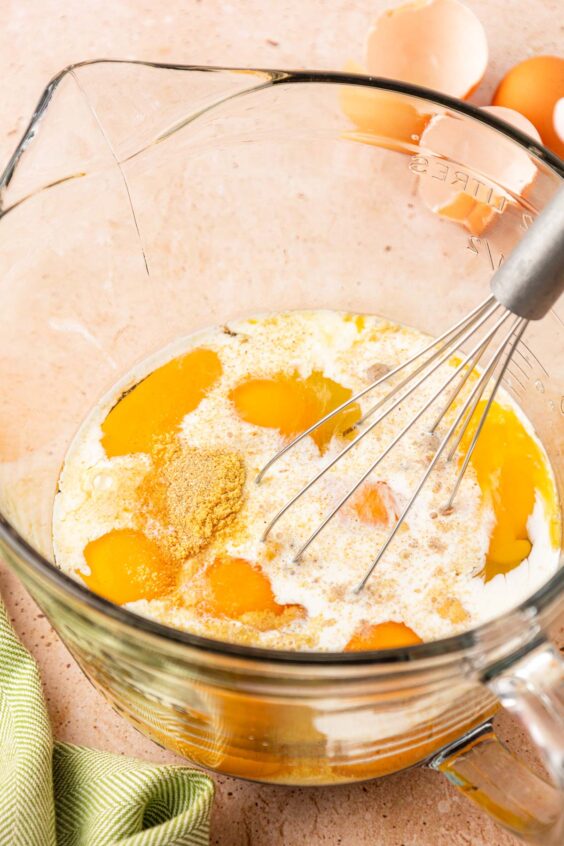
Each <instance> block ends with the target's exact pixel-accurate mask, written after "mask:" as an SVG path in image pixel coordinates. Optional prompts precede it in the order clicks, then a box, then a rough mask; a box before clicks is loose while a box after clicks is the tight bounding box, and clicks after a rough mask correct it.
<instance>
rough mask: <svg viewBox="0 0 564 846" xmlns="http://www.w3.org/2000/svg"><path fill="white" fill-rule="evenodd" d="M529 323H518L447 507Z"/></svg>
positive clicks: (450, 502)
mask: <svg viewBox="0 0 564 846" xmlns="http://www.w3.org/2000/svg"><path fill="white" fill-rule="evenodd" d="M527 325H528V321H527V320H524V319H521V321H520V325H518V327H516V328H517V331H516V332H515V338H514V340H513V343H512V345H511V347H510V349H509V350H508V353H507V356H506V358H505V361H504V362H503V364H502V366H501V368H500V371H499V373H498V375H497V377H496V380H495V382H494V384H493V387H492V390H491V393H490V395H489V397H488V400H487V402H486V405H485V406H484V410H483V411H482V414H481V415H480V420H479V422H478V425H477V427H476V431H475V432H474V435H473V436H472V440H471V441H470V445H469V446H468V449H467V450H466V455H465V456H464V461H463V462H462V467H461V468H460V472H459V474H458V476H457V478H456V482H455V483H454V488H453V490H452V493H451V495H450V497H449V500H448V503H447V505H446V508H447V509H448V508H452V505H453V503H454V500H455V497H456V494H457V493H458V489H459V488H460V483H461V482H462V479H463V476H464V473H465V472H466V468H467V467H468V464H469V463H470V459H471V458H472V453H473V452H474V449H475V447H476V444H477V442H478V438H479V437H480V433H481V432H482V429H483V428H484V424H485V422H486V418H487V416H488V413H489V411H490V408H491V406H492V403H493V401H494V399H495V395H496V393H497V390H498V388H499V386H500V385H501V382H502V379H503V377H504V375H505V372H506V370H507V367H508V366H509V362H510V361H511V358H512V356H513V352H514V350H515V347H516V346H517V344H518V343H519V341H520V339H521V337H522V335H523V333H524V331H525V329H526V328H527ZM514 331H515V330H514ZM476 405H477V404H476ZM473 413H474V412H472V413H471V415H470V418H469V420H470V419H471V417H472V414H473ZM462 436H463V435H462ZM462 436H461V438H460V440H462Z"/></svg>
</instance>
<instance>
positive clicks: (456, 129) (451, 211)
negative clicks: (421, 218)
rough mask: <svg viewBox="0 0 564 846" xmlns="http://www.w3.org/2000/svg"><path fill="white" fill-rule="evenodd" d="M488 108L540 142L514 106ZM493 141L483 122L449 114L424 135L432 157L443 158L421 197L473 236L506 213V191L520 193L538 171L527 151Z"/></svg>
mask: <svg viewBox="0 0 564 846" xmlns="http://www.w3.org/2000/svg"><path fill="white" fill-rule="evenodd" d="M484 111H485V112H489V113H490V114H493V115H495V116H496V117H498V118H501V119H502V120H504V121H506V122H507V123H510V124H512V125H513V126H515V127H516V128H517V129H520V130H521V132H524V133H526V134H527V135H530V136H531V138H532V139H534V140H535V141H537V142H538V141H540V137H539V134H538V132H537V131H536V129H535V127H534V126H533V125H532V123H531V122H530V121H528V120H527V118H525V117H523V115H520V114H518V113H517V112H514V111H513V110H512V109H506V108H502V107H497V106H486V107H484ZM492 141H493V139H492V135H491V133H490V132H488V131H487V130H486V129H485V128H484V127H482V126H481V125H480V124H479V123H474V122H470V121H466V120H465V121H461V120H460V119H458V118H457V117H455V116H451V115H441V116H437V117H435V118H433V120H432V121H431V122H430V124H429V125H428V127H427V129H426V130H425V131H424V133H423V136H422V138H421V147H422V148H423V150H425V151H426V150H428V151H429V152H430V153H431V154H432V156H433V161H436V159H434V157H435V156H441V157H444V159H445V162H440V163H439V164H438V165H437V167H436V171H437V172H436V173H427V174H426V175H425V176H424V177H421V178H420V180H419V187H418V193H419V196H420V197H421V199H422V200H423V202H424V203H425V205H426V206H427V207H428V208H429V209H431V211H434V212H435V213H436V214H438V215H440V217H444V218H447V219H448V220H452V221H456V222H458V223H460V224H462V225H463V226H464V227H465V229H467V230H468V231H469V232H471V233H472V235H481V234H482V232H483V231H484V230H485V228H486V227H487V226H488V225H489V224H490V223H491V222H492V221H493V220H494V218H495V217H496V215H499V214H502V213H503V211H504V210H505V208H506V198H505V196H504V194H505V191H509V192H511V193H513V194H515V195H519V194H522V193H523V191H524V190H525V189H526V188H527V186H528V185H530V184H531V182H532V181H533V179H534V178H535V175H536V167H535V165H534V163H533V161H532V160H531V158H530V156H529V155H528V153H527V152H526V151H525V150H523V149H521V148H519V147H517V146H516V145H515V144H514V143H513V142H512V141H510V140H509V139H505V138H503V136H499V137H498V138H497V139H496V140H495V143H492ZM447 162H449V163H452V165H448V164H447ZM498 185H499V186H501V189H505V190H500V188H498V187H497V186H498Z"/></svg>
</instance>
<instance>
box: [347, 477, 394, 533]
mask: <svg viewBox="0 0 564 846" xmlns="http://www.w3.org/2000/svg"><path fill="white" fill-rule="evenodd" d="M347 510H348V511H349V512H350V511H352V512H353V513H354V514H356V516H357V517H358V518H359V520H360V521H361V522H362V523H367V524H369V525H371V526H387V525H388V523H389V522H390V520H391V519H396V520H397V518H398V517H399V512H398V507H397V504H396V501H395V498H394V495H393V493H392V490H391V488H390V486H389V485H387V484H386V482H374V483H372V482H370V483H367V484H365V485H362V487H360V488H359V489H358V490H357V491H356V493H355V494H354V495H353V496H352V497H351V499H350V500H349V502H348V509H347Z"/></svg>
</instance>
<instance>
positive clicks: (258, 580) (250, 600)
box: [204, 555, 288, 620]
mask: <svg viewBox="0 0 564 846" xmlns="http://www.w3.org/2000/svg"><path fill="white" fill-rule="evenodd" d="M204 579H205V583H206V587H207V588H208V591H207V593H208V597H207V598H206V600H205V601H204V605H205V608H206V610H207V611H208V613H210V614H212V615H213V616H214V617H228V618H229V619H231V620H238V619H239V618H240V617H242V616H243V615H244V614H249V613H257V612H258V613H263V614H264V613H266V614H274V615H276V616H279V615H280V614H282V613H283V612H284V611H285V610H286V608H287V607H288V606H287V605H279V604H278V602H276V600H275V598H274V594H273V592H272V587H271V585H270V582H269V580H268V578H267V577H266V576H265V575H264V573H263V572H262V570H261V569H260V567H258V566H256V565H254V564H251V563H250V562H249V561H247V560H246V559H244V558H232V557H231V556H229V555H222V556H220V557H218V558H216V559H215V561H214V562H213V563H212V564H211V565H210V566H209V567H208V568H207V570H206V571H205V573H204Z"/></svg>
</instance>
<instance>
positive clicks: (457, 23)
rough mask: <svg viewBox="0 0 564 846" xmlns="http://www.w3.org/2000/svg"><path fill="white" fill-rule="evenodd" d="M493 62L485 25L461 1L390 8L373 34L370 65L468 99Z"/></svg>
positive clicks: (376, 71)
mask: <svg viewBox="0 0 564 846" xmlns="http://www.w3.org/2000/svg"><path fill="white" fill-rule="evenodd" d="M487 62H488V45H487V41H486V34H485V32H484V28H483V27H482V24H481V23H480V21H479V20H478V18H477V17H476V15H475V14H474V12H472V10H471V9H469V8H468V7H467V6H465V5H464V4H463V3H460V2H459V0H416V2H413V3H406V4H405V5H403V6H399V7H398V8H396V9H389V10H387V11H385V12H384V13H383V14H382V15H380V17H379V18H378V20H377V21H376V22H375V24H374V26H373V27H372V29H371V31H370V33H369V35H368V43H367V50H366V66H367V69H368V72H369V73H370V74H372V75H374V76H385V77H389V78H391V79H399V80H402V81H403V82H413V83H415V84H417V85H424V86H426V87H428V88H434V89H435V90H437V91H441V92H443V93H444V94H450V95H451V96H453V97H468V96H469V95H470V94H471V93H472V92H473V91H474V90H475V89H476V88H477V86H478V85H479V83H480V81H481V79H482V77H483V75H484V73H485V70H486V66H487Z"/></svg>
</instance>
